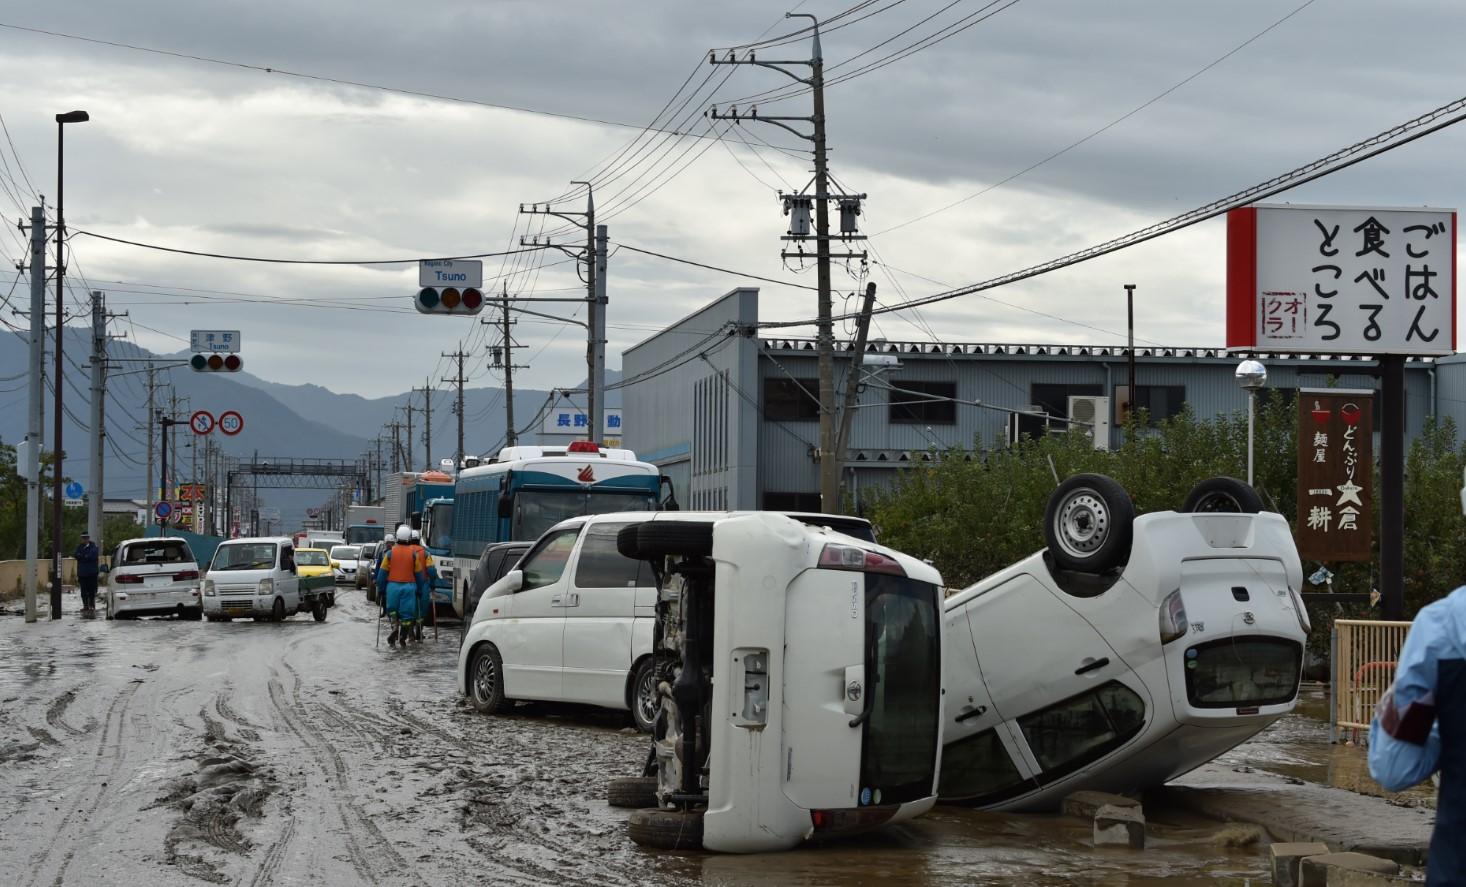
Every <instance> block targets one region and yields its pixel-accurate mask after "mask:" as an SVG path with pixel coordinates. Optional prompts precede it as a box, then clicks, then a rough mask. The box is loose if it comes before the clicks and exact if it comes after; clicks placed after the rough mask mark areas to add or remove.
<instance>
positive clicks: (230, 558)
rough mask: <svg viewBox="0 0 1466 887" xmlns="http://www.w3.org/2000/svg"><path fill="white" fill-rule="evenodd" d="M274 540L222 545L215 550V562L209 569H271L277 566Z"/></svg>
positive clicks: (211, 570)
mask: <svg viewBox="0 0 1466 887" xmlns="http://www.w3.org/2000/svg"><path fill="white" fill-rule="evenodd" d="M275 548H276V545H275V543H273V542H248V543H244V544H241V545H220V546H219V550H218V551H216V552H214V563H213V564H212V565H211V566H210V567H209V571H210V572H213V571H216V570H269V569H272V568H273V567H274V566H275Z"/></svg>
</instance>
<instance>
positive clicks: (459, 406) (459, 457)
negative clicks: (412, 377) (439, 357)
mask: <svg viewBox="0 0 1466 887" xmlns="http://www.w3.org/2000/svg"><path fill="white" fill-rule="evenodd" d="M443 356H444V357H451V358H454V359H455V360H457V361H458V377H457V379H444V380H443V382H444V383H445V384H448V385H452V384H454V383H455V382H456V383H457V385H458V401H457V403H455V404H454V405H453V412H455V413H457V414H458V449H457V450H455V451H454V453H453V464H454V466H456V467H459V468H461V467H463V359H464V358H465V357H467V356H468V355H466V354H464V353H463V348H462V347H461V346H460V347H459V349H458V350H457V351H455V352H453V353H452V354H444V355H443Z"/></svg>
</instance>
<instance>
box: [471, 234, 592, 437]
mask: <svg viewBox="0 0 1466 887" xmlns="http://www.w3.org/2000/svg"><path fill="white" fill-rule="evenodd" d="M601 228H602V230H604V228H605V226H604V225H602V226H601ZM499 309H500V311H499V319H498V320H497V321H492V320H483V321H480V323H490V324H495V325H497V326H498V327H499V334H500V335H501V336H503V338H502V339H501V340H500V341H499V344H498V345H494V346H491V347H490V348H489V366H490V367H492V368H493V369H496V370H503V371H504V446H506V447H512V446H515V445H517V444H518V443H519V432H517V431H516V430H515V428H514V371H515V370H522V369H528V367H526V366H524V365H523V364H516V363H515V362H514V349H516V348H523V347H524V346H523V345H516V344H514V334H513V332H512V328H513V326H514V321H512V320H510V319H509V290H508V288H507V287H506V288H505V290H504V294H503V296H501V297H500V299H499ZM518 310H520V311H523V312H524V313H526V314H535V315H536V316H539V317H552V318H553V317H554V315H550V314H538V312H535V311H530V310H529V309H527V308H520V309H518ZM557 319H558V318H557ZM572 322H573V321H572ZM590 329H591V327H590V325H589V324H586V330H587V335H588V336H591V337H593V334H592V333H590V332H589V330H590Z"/></svg>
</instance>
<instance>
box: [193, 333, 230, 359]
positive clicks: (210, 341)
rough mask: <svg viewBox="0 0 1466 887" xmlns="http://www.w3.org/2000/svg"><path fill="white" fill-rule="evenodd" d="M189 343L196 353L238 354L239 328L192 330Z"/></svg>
mask: <svg viewBox="0 0 1466 887" xmlns="http://www.w3.org/2000/svg"><path fill="white" fill-rule="evenodd" d="M188 344H189V346H190V348H191V349H192V350H193V352H194V353H195V354H203V353H205V352H208V353H213V354H220V353H226V354H238V353H239V330H190V331H189V335H188Z"/></svg>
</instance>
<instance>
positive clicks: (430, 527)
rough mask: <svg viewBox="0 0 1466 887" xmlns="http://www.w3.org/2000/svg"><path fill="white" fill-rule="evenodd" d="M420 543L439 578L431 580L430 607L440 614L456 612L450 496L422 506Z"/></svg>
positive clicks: (438, 498)
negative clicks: (430, 559)
mask: <svg viewBox="0 0 1466 887" xmlns="http://www.w3.org/2000/svg"><path fill="white" fill-rule="evenodd" d="M421 532H422V544H423V547H424V548H426V549H427V550H428V554H430V555H432V556H433V563H434V564H435V565H436V566H437V568H438V581H437V582H434V583H433V591H432V596H433V607H434V608H435V610H436V611H437V612H439V613H448V612H451V613H457V608H456V607H454V606H453V576H454V574H455V573H456V572H457V571H456V570H455V569H454V568H453V567H454V564H453V499H452V498H451V497H447V498H445V497H441V496H439V497H436V498H433V499H429V500H427V501H426V502H424V503H423V506H422V530H421Z"/></svg>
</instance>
